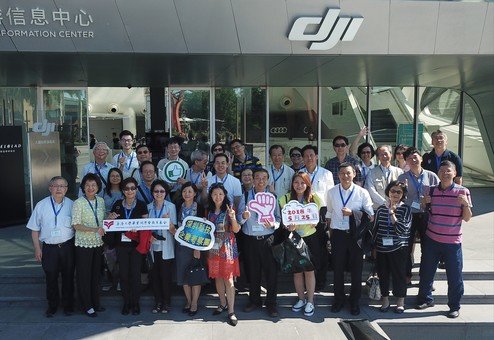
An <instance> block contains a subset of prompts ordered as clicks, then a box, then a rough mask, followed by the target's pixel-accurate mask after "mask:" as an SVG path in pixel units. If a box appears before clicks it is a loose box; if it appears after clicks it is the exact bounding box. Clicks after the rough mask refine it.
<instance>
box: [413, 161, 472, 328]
mask: <svg viewBox="0 0 494 340" xmlns="http://www.w3.org/2000/svg"><path fill="white" fill-rule="evenodd" d="M455 177H456V167H455V165H454V163H452V162H451V161H443V162H441V165H440V167H439V179H440V180H441V182H440V183H439V185H438V186H436V187H431V189H430V190H429V194H428V195H426V196H424V198H423V200H422V204H423V205H426V206H428V207H429V214H430V217H429V223H428V225H427V231H426V233H425V242H424V249H423V250H422V261H421V264H420V284H419V294H418V297H417V309H425V308H428V307H431V306H433V305H434V299H433V297H432V283H433V281H434V275H435V274H436V270H437V264H438V263H439V260H440V259H441V258H443V259H444V263H445V266H446V275H447V277H448V306H449V309H450V310H449V312H448V314H447V316H448V318H457V317H458V316H459V315H460V312H459V310H460V299H461V297H462V295H463V292H464V289H463V277H462V269H463V255H462V250H461V240H462V239H461V236H462V230H461V224H462V221H465V222H468V221H469V220H470V218H471V217H472V210H471V207H472V203H471V198H470V191H469V190H468V189H467V188H465V187H463V186H461V185H458V184H456V183H454V178H455Z"/></svg>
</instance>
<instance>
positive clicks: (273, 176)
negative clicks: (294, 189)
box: [267, 144, 295, 197]
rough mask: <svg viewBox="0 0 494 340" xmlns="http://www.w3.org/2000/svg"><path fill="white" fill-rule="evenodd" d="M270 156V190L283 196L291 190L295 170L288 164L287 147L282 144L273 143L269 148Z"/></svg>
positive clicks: (268, 168) (278, 195) (277, 195)
mask: <svg viewBox="0 0 494 340" xmlns="http://www.w3.org/2000/svg"><path fill="white" fill-rule="evenodd" d="M269 157H270V158H271V163H272V164H271V166H269V167H267V170H268V171H269V191H271V192H272V193H273V194H275V195H276V197H281V196H283V195H285V194H286V193H287V192H289V191H290V189H291V185H292V178H293V175H294V174H295V171H294V170H293V169H292V168H290V167H289V166H288V165H286V164H285V163H284V162H283V161H284V160H285V148H284V147H283V146H281V145H278V144H276V145H272V146H271V147H270V148H269Z"/></svg>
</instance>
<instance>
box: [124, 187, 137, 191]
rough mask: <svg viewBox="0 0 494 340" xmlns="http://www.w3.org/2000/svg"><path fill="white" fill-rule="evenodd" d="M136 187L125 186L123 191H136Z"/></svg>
mask: <svg viewBox="0 0 494 340" xmlns="http://www.w3.org/2000/svg"><path fill="white" fill-rule="evenodd" d="M136 190H137V188H136V187H125V188H123V191H136Z"/></svg>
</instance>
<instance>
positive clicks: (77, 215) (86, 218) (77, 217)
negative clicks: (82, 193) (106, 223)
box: [72, 196, 105, 248]
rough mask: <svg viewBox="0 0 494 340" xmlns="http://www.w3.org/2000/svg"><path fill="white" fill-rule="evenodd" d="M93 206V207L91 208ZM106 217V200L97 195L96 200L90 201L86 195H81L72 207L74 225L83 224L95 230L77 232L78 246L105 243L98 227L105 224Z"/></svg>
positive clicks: (88, 246)
mask: <svg viewBox="0 0 494 340" xmlns="http://www.w3.org/2000/svg"><path fill="white" fill-rule="evenodd" d="M91 207H92V209H91ZM104 218H105V200H104V199H103V198H101V197H99V196H96V200H92V201H88V200H87V199H86V197H79V198H78V199H77V200H76V201H75V202H74V205H73V207H72V225H76V224H81V225H83V226H85V227H88V228H94V231H79V230H76V232H75V245H76V247H83V248H95V247H100V246H102V245H103V240H102V239H101V236H100V235H99V234H98V228H99V227H100V226H102V225H103V219H104Z"/></svg>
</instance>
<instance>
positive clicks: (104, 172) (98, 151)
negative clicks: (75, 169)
mask: <svg viewBox="0 0 494 340" xmlns="http://www.w3.org/2000/svg"><path fill="white" fill-rule="evenodd" d="M109 152H110V148H109V147H108V145H107V144H106V143H105V142H97V143H96V144H94V147H93V155H94V162H90V163H88V164H86V165H85V166H84V168H83V169H82V177H84V176H86V175H87V174H89V173H92V174H95V175H98V177H99V178H100V179H101V184H102V187H101V191H100V192H99V195H100V196H101V197H103V194H104V192H105V191H104V190H105V187H106V184H107V183H106V182H107V180H108V172H109V171H110V169H111V168H112V167H113V165H112V164H111V163H108V162H107V161H106V157H107V156H108V153H109ZM80 196H82V190H80V189H79V197H80Z"/></svg>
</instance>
